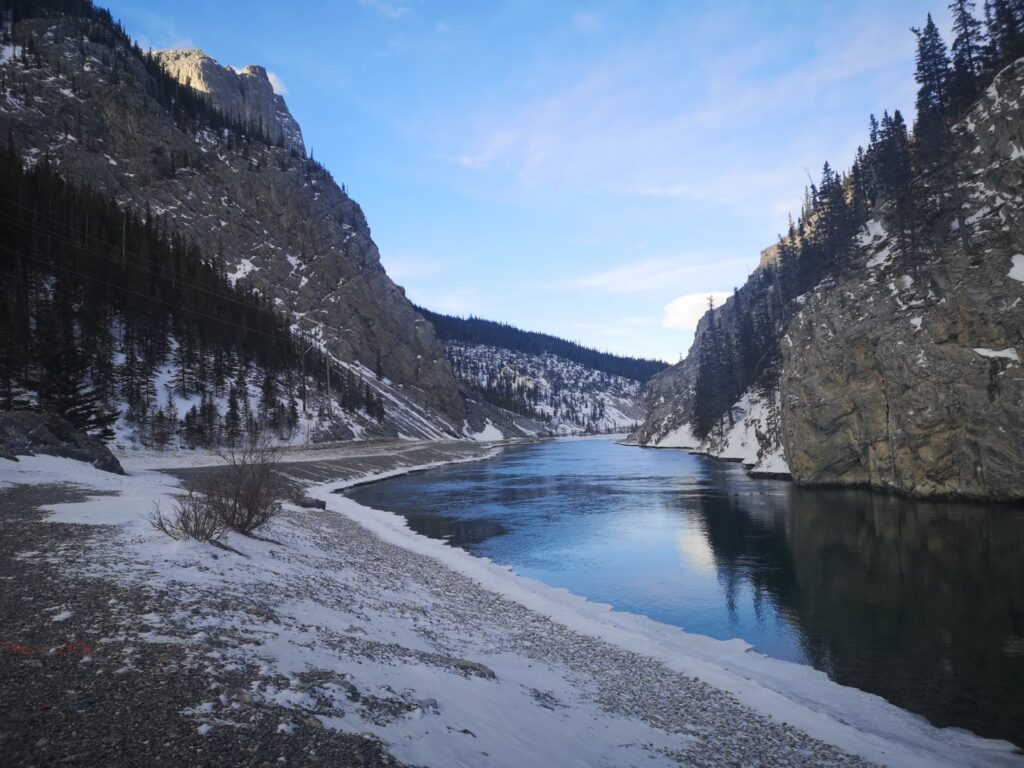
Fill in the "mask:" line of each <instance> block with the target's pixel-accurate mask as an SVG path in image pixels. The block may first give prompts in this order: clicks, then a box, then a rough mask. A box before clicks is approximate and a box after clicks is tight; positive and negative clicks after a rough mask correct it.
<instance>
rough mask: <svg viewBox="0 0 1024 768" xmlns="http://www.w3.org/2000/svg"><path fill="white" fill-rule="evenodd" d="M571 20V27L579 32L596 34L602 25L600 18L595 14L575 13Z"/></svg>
mask: <svg viewBox="0 0 1024 768" xmlns="http://www.w3.org/2000/svg"><path fill="white" fill-rule="evenodd" d="M571 19H572V26H573V27H574V28H575V29H577V30H579V31H580V32H596V31H597V30H599V29H600V28H601V27H602V25H603V23H602V21H601V17H600V16H598V15H597V14H596V13H586V12H584V11H576V12H575V13H574V14H573V15H572V17H571Z"/></svg>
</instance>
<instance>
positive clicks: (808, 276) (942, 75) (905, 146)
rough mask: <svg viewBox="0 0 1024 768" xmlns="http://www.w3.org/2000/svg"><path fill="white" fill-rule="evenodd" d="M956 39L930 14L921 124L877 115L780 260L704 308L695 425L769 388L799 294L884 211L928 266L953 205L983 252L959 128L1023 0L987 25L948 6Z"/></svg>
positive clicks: (839, 263) (713, 420) (997, 8)
mask: <svg viewBox="0 0 1024 768" xmlns="http://www.w3.org/2000/svg"><path fill="white" fill-rule="evenodd" d="M949 8H950V11H951V13H952V17H953V33H954V39H953V44H952V48H951V49H947V47H946V44H945V42H944V41H943V40H942V36H941V35H940V33H939V30H938V28H937V27H936V25H935V23H934V21H933V20H932V17H931V15H930V14H929V15H928V17H927V18H926V20H925V24H924V26H923V27H921V28H920V29H914V30H912V31H913V33H914V35H915V36H916V38H917V55H916V67H915V75H914V79H915V81H916V82H917V84H918V91H917V98H916V102H915V104H916V111H917V116H916V119H915V122H914V125H913V130H912V131H911V130H910V129H908V127H907V124H906V121H905V119H904V117H903V115H902V114H901V113H900V111H899V110H895V111H893V113H892V114H891V115H890V114H889V113H888V112H887V111H886V112H885V113H883V115H882V118H881V120H879V119H877V118H876V117H875V116H874V115H871V117H870V119H869V134H868V143H867V148H866V149H865V148H863V147H859V148H858V149H857V153H856V157H855V159H854V162H853V165H852V167H851V168H850V170H849V171H848V172H847V173H843V174H840V173H837V172H836V171H834V170H833V169H832V168H831V166H830V165H829V164H828V163H825V165H824V168H823V169H822V174H821V180H820V182H819V183H817V184H811V185H810V187H809V188H808V189H807V190H805V195H804V202H803V206H802V209H801V212H800V215H799V216H798V217H797V219H796V221H793V220H792V219H791V220H790V225H789V229H788V231H787V232H786V233H785V234H784V235H780V237H779V244H778V253H779V258H778V264H777V265H769V266H768V267H767V268H765V269H763V270H758V271H757V272H756V273H755V274H754V275H752V276H751V277H750V279H749V280H748V281H747V283H746V284H745V285H744V286H743V287H742V288H740V289H737V290H735V291H734V293H733V296H732V298H731V299H730V300H729V302H728V303H727V304H726V305H725V306H724V307H721V308H718V309H713V308H710V307H709V309H710V311H709V312H708V313H706V314H705V316H704V319H703V320H702V322H701V324H700V326H699V328H698V333H697V339H696V341H695V345H694V354H696V356H697V370H696V380H695V385H694V396H693V400H692V413H691V414H690V416H691V423H692V425H693V429H694V434H695V435H696V436H697V437H698V438H703V437H705V436H706V435H707V434H708V432H709V431H710V430H711V429H712V428H713V427H714V426H715V425H718V424H722V425H726V424H729V425H731V422H732V418H733V417H732V410H731V406H732V404H733V403H735V402H736V401H737V400H738V399H739V398H740V397H741V396H742V394H743V393H744V392H746V391H747V390H748V389H750V388H751V387H758V388H760V389H761V390H763V391H764V392H766V393H767V392H768V391H770V390H771V389H772V388H773V387H774V386H775V385H776V382H777V380H778V366H779V362H780V360H779V358H780V354H781V351H780V346H779V344H780V336H781V334H782V333H783V331H784V328H785V324H786V321H787V319H788V316H789V313H790V312H791V310H792V306H793V304H794V303H795V302H796V301H798V299H799V297H800V296H802V295H803V294H805V293H806V292H808V291H810V290H811V289H812V288H814V287H815V286H816V285H818V284H819V283H820V282H821V281H822V280H824V279H826V278H828V277H830V276H838V275H840V274H842V273H844V272H845V271H847V270H849V269H850V268H852V267H853V266H855V262H854V260H853V256H854V252H855V249H854V236H855V235H856V234H857V233H858V232H859V231H860V230H861V228H862V227H863V226H864V225H865V224H866V222H867V221H868V219H869V218H871V217H872V216H875V217H876V218H879V219H884V220H885V223H886V227H887V229H888V231H889V233H890V234H891V236H892V238H893V239H894V241H895V242H894V244H893V246H894V247H895V248H898V250H899V251H900V253H902V254H903V255H904V256H909V257H910V258H911V260H912V263H920V261H921V259H922V258H923V254H925V253H926V252H927V251H928V250H929V249H930V248H931V247H932V246H934V245H935V244H936V243H938V242H940V241H941V240H942V239H944V238H945V236H946V233H947V232H948V226H947V219H945V218H944V217H943V214H944V213H946V212H949V211H953V215H954V216H955V217H956V229H957V231H958V233H959V237H960V239H961V245H962V247H963V249H964V251H965V252H966V253H968V254H973V253H974V249H973V244H972V243H971V237H970V228H969V226H968V225H967V223H966V222H965V220H964V215H963V196H962V192H961V184H962V180H961V179H960V178H959V172H958V169H957V146H956V142H955V140H954V136H953V133H952V130H951V129H952V126H953V124H955V123H956V122H957V121H958V120H960V119H961V118H962V117H964V116H965V115H966V113H967V112H968V111H969V110H970V108H971V106H972V105H973V104H974V102H975V101H976V100H977V98H978V97H979V96H980V94H981V93H982V92H983V91H984V90H985V88H987V87H988V85H989V84H990V83H991V82H992V80H993V78H994V77H995V75H996V74H997V73H998V72H999V71H1000V70H1001V69H1002V68H1003V67H1005V66H1007V65H1008V64H1010V63H1012V62H1014V61H1016V60H1017V59H1018V58H1020V57H1021V56H1022V55H1024V0H987V1H986V2H985V4H984V22H982V21H980V20H979V19H978V18H977V17H976V15H975V3H974V2H972V0H954V2H952V3H951V4H950V6H949Z"/></svg>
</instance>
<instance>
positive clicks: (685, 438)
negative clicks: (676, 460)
mask: <svg viewBox="0 0 1024 768" xmlns="http://www.w3.org/2000/svg"><path fill="white" fill-rule="evenodd" d="M654 445H655V447H656V448H696V447H697V446H698V445H700V440H698V439H697V438H696V437H694V436H693V431H692V430H691V429H690V425H689V424H683V425H682V426H681V427H677V428H676V429H673V430H672V431H671V432H669V433H668V434H667V435H665V436H664V437H663V438H661V440H659V441H658V442H656V443H655V444H654Z"/></svg>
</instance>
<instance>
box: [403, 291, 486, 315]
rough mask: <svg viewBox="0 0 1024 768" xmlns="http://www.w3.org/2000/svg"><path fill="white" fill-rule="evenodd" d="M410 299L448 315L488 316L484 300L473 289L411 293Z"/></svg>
mask: <svg viewBox="0 0 1024 768" xmlns="http://www.w3.org/2000/svg"><path fill="white" fill-rule="evenodd" d="M409 298H410V299H412V301H413V303H414V304H418V305H419V306H421V307H426V308H427V309H431V310H433V311H434V312H441V313H443V314H446V315H462V316H468V315H481V316H483V315H486V314H487V313H486V312H485V306H484V302H483V300H482V299H481V298H480V294H479V292H477V291H476V290H475V289H473V288H458V289H455V290H453V291H443V292H440V293H433V292H432V293H430V294H429V295H428V294H425V293H421V292H419V291H410V292H409Z"/></svg>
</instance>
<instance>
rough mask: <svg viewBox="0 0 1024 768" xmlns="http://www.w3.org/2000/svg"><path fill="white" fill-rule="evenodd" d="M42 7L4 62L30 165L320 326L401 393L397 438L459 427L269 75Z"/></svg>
mask: <svg viewBox="0 0 1024 768" xmlns="http://www.w3.org/2000/svg"><path fill="white" fill-rule="evenodd" d="M45 6H46V4H45V3H43V4H41V5H40V10H39V11H38V15H32V13H33V12H30V11H29V12H26V13H28V17H27V18H20V15H19V17H18V18H16V21H15V23H14V25H13V29H12V30H11V34H12V38H11V39H12V40H13V44H12V45H11V46H9V48H10V52H11V54H12V55H7V53H5V54H4V56H3V59H2V62H0V70H2V75H3V77H2V79H3V81H4V85H5V87H4V89H3V92H2V93H0V135H3V136H5V137H10V138H11V139H13V141H14V143H15V145H16V147H17V148H18V151H19V152H20V153H21V154H22V156H23V158H24V161H25V163H26V164H29V165H31V164H34V163H36V162H39V161H41V160H42V159H43V158H45V159H46V161H47V162H49V163H50V164H52V165H53V166H54V167H56V168H58V169H59V171H60V173H61V174H62V175H63V176H64V177H65V178H67V179H69V180H71V181H73V182H75V183H77V184H81V185H89V186H90V187H92V188H94V189H98V190H100V191H102V192H103V193H104V194H106V195H107V196H108V197H110V198H112V199H114V200H116V201H117V202H118V203H119V204H120V205H122V206H124V207H126V208H128V209H130V210H132V211H134V212H135V214H136V215H137V216H139V217H141V218H145V219H146V220H152V221H153V222H154V225H155V226H158V227H161V228H165V229H166V230H167V231H168V233H171V234H174V235H177V236H181V237H183V238H185V239H186V240H188V241H191V242H193V243H196V244H197V245H199V246H200V247H201V249H202V251H203V255H204V257H207V258H215V259H217V260H219V262H220V263H221V264H222V265H223V269H224V271H225V273H226V274H227V275H228V276H229V277H230V278H231V279H232V280H233V281H235V282H237V283H238V284H239V285H242V286H245V287H249V288H252V289H254V290H257V291H259V292H260V293H261V294H262V295H263V296H265V297H267V298H268V299H269V300H270V302H271V304H272V306H273V307H274V308H275V309H277V310H278V311H280V312H282V313H284V314H287V315H288V316H290V317H291V318H293V320H294V322H295V325H296V328H297V329H298V328H299V327H300V326H301V327H302V328H303V329H304V330H305V331H306V332H307V333H309V332H311V331H314V330H315V331H317V332H318V334H319V337H318V341H319V343H320V345H321V346H322V348H323V349H324V350H325V351H326V352H327V353H329V354H330V355H331V356H332V357H333V358H335V359H336V360H338V361H339V364H344V365H351V366H361V367H362V368H363V369H365V370H366V371H368V372H369V377H370V379H372V380H373V382H374V386H379V388H381V389H382V391H386V392H387V396H388V397H389V398H391V399H393V400H394V401H395V402H396V404H400V405H397V407H395V408H391V409H389V415H387V416H386V417H385V424H386V425H388V427H389V429H390V431H391V432H392V433H393V434H406V435H408V436H411V437H423V438H430V437H435V436H438V435H446V436H449V437H455V436H461V431H462V425H463V423H464V420H465V411H464V407H463V402H462V398H461V396H460V393H459V389H458V385H457V383H456V382H455V379H454V377H453V376H452V373H451V370H450V368H449V366H448V363H447V361H446V360H445V357H444V354H443V351H442V349H441V346H440V344H439V343H438V342H437V340H436V337H435V335H434V332H433V328H432V327H431V325H430V324H429V323H428V322H426V321H424V320H423V319H422V317H420V316H419V315H418V313H417V312H416V311H415V310H414V309H413V307H412V306H411V305H410V304H409V302H408V300H407V299H406V297H405V294H404V292H403V291H402V289H401V288H399V287H398V286H396V285H395V284H394V283H393V282H392V281H391V279H390V278H389V277H388V276H387V274H385V272H384V269H383V267H382V266H381V264H380V260H379V255H378V252H377V248H376V245H375V244H374V242H373V240H372V238H371V236H370V231H369V227H368V225H367V222H366V219H365V217H364V215H363V212H362V210H361V209H360V207H359V205H358V204H357V203H356V202H355V201H354V200H352V199H351V198H350V197H349V196H348V195H347V193H346V192H345V191H344V189H343V188H342V187H341V186H340V185H338V184H336V183H335V182H334V180H333V179H332V177H331V175H330V174H329V173H328V172H327V171H326V169H324V168H323V167H322V166H320V165H319V164H318V163H316V162H314V161H313V160H312V159H310V158H307V157H306V156H305V155H304V153H303V151H302V139H301V132H300V131H299V129H298V126H297V124H296V123H295V121H294V119H293V118H292V117H291V115H290V114H289V113H288V111H287V107H286V106H285V104H284V100H283V99H282V98H281V97H280V96H278V95H275V94H274V93H273V89H272V88H271V87H270V83H269V80H268V78H267V75H266V72H265V71H264V70H263V69H262V68H259V67H251V68H246V69H244V70H241V71H237V72H236V71H235V70H232V69H230V68H227V67H220V65H218V64H217V63H216V62H214V61H213V60H212V59H210V58H209V57H207V56H205V55H203V54H201V53H200V52H196V51H186V52H179V53H176V54H170V53H164V54H161V56H160V57H159V59H157V58H149V57H147V56H146V54H144V53H142V52H141V51H140V50H139V49H138V48H137V47H133V46H132V45H131V44H130V41H129V39H128V37H127V36H126V35H125V34H124V32H123V31H121V29H120V28H119V27H118V26H116V25H115V24H114V23H113V21H112V20H111V19H110V17H109V14H106V12H103V11H98V10H97V9H95V8H93V7H92V6H91V4H90V3H83V4H82V5H81V6H79V7H78V8H77V10H76V14H79V15H75V16H71V15H64V10H65V6H66V4H63V5H61V4H54V5H53V8H50V9H47V8H46V7H45ZM20 13H21V12H20V11H19V14H20ZM29 50H31V55H28V54H26V53H24V52H25V51H29ZM5 51H7V48H5ZM16 51H17V52H22V54H21V55H17V56H15V55H13V53H14V52H16ZM161 62H162V64H163V65H164V66H166V67H167V71H166V72H165V71H163V70H161V69H160V67H161ZM168 73H169V74H168ZM200 75H201V77H200ZM175 78H178V80H175ZM193 81H194V82H195V83H196V84H197V85H200V86H202V88H203V90H204V91H205V93H200V92H199V91H195V90H193V89H192V88H191V87H187V86H186V85H185V84H186V83H191V82H193ZM236 86H237V87H236ZM175 89H177V90H175ZM239 89H241V90H239ZM378 374H379V375H378ZM393 414H403V415H404V416H407V417H408V418H404V419H403V421H402V423H398V422H397V421H394V422H393V421H392V415H393Z"/></svg>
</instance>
